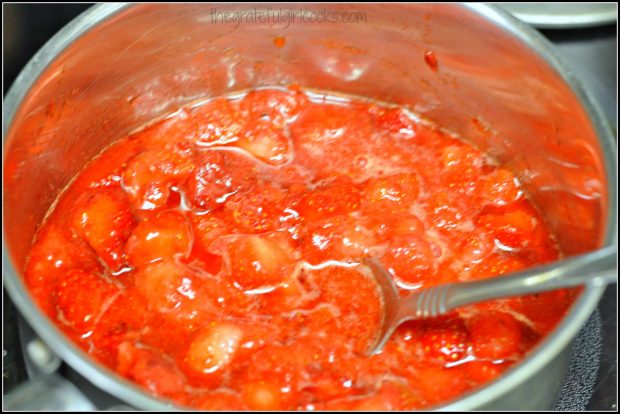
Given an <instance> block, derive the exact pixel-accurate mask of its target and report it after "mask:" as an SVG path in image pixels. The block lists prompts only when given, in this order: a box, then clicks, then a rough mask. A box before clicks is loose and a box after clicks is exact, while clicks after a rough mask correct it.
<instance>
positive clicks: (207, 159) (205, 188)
mask: <svg viewBox="0 0 620 414" xmlns="http://www.w3.org/2000/svg"><path fill="white" fill-rule="evenodd" d="M255 176H256V166H255V165H254V164H253V163H252V161H250V160H248V159H247V158H246V157H244V156H242V155H239V154H236V153H234V152H230V151H213V150H211V151H205V152H204V153H202V154H201V155H200V157H199V158H198V161H197V168H196V170H195V171H194V173H193V174H192V175H191V176H190V178H189V179H188V181H187V184H186V188H187V193H188V197H189V200H190V201H191V203H192V206H194V207H197V208H199V209H201V210H213V209H215V208H217V207H218V206H219V205H221V204H223V203H224V202H225V201H226V199H227V198H228V197H230V196H231V195H233V194H235V193H237V192H239V191H245V190H248V189H249V188H250V187H251V186H252V185H253V184H254V182H255V181H256V178H255Z"/></svg>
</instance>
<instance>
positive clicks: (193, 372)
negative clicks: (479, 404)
mask: <svg viewBox="0 0 620 414" xmlns="http://www.w3.org/2000/svg"><path fill="white" fill-rule="evenodd" d="M84 139H88V137H84ZM368 255H370V256H373V257H376V258H378V259H379V260H381V262H382V263H383V264H384V265H385V267H386V268H387V269H388V270H389V271H390V272H391V273H392V275H393V277H394V279H395V281H396V282H397V284H398V286H399V287H400V289H401V291H402V293H403V294H405V293H406V292H408V291H412V290H416V289H420V288H423V287H428V286H432V285H436V284H441V283H447V282H453V281H467V280H479V279H484V278H490V277H498V276H501V275H502V274H504V273H507V272H511V271H516V270H520V269H524V268H527V267H530V266H533V265H535V264H539V263H545V262H549V261H552V260H554V259H557V258H558V256H559V253H558V251H557V249H556V247H555V243H554V241H553V238H552V236H551V234H550V233H549V230H548V229H547V227H546V225H545V223H544V222H543V221H542V219H541V216H540V215H539V214H538V212H537V211H536V209H535V208H534V207H533V206H532V204H531V202H530V201H529V200H528V199H527V198H526V196H525V194H524V192H523V191H522V190H521V188H520V184H519V182H518V180H517V179H516V178H515V176H514V175H513V174H512V173H511V172H510V171H508V170H507V169H504V168H502V167H501V166H498V165H497V164H496V163H494V162H493V161H492V160H490V159H489V158H487V157H486V156H485V155H484V154H483V153H481V152H480V151H478V150H477V149H476V148H474V147H473V146H472V145H470V144H468V143H466V142H464V141H462V140H460V139H459V138H458V137H455V136H453V135H450V134H448V133H446V132H445V131H443V130H441V129H439V128H438V127H436V126H434V125H432V124H430V123H428V122H426V121H423V120H421V119H419V118H417V117H415V116H413V115H412V114H410V113H409V112H407V111H406V110H405V109H403V108H400V107H396V106H391V105H385V104H378V103H376V102H370V101H366V100H362V99H358V98H343V97H334V96H331V95H328V94H321V93H317V92H310V91H302V90H300V89H299V88H289V89H284V88H281V89H261V90H254V91H250V92H247V93H243V94H237V95H234V96H233V95H231V96H226V97H219V98H215V99H211V100H208V101H206V102H202V103H200V104H199V105H194V106H192V107H186V108H184V109H181V110H180V111H178V112H176V113H174V114H171V115H170V116H169V117H167V118H165V119H163V120H159V121H157V122H155V123H153V124H151V125H149V126H147V127H144V128H142V129H141V130H139V131H138V132H135V133H132V134H131V135H129V136H127V137H125V138H123V139H121V140H119V141H117V142H116V143H114V144H113V145H111V146H110V147H108V148H107V149H105V150H104V151H103V152H102V153H101V154H100V155H99V156H97V157H96V158H95V159H93V160H92V162H90V163H89V164H88V165H87V166H86V168H85V169H84V170H83V171H82V172H81V174H80V175H78V176H77V177H76V179H75V180H74V181H73V182H72V184H71V185H70V186H69V187H68V188H67V189H66V190H65V191H64V192H63V193H62V194H61V196H60V198H59V200H58V202H57V203H56V204H55V206H54V208H53V210H52V211H51V212H50V214H49V216H48V218H47V219H46V221H45V223H44V224H43V225H42V226H41V228H40V230H39V232H38V235H37V237H36V240H35V243H34V245H33V247H32V250H31V252H30V256H29V260H28V262H27V265H26V269H25V279H26V281H27V284H28V286H29V288H30V290H31V292H32V293H33V295H34V296H35V298H36V300H37V302H38V303H39V305H40V306H41V308H42V309H43V310H44V311H45V312H46V313H47V314H48V315H49V317H50V318H51V319H52V320H53V321H55V322H56V323H57V324H58V326H59V327H60V328H62V330H63V331H64V332H65V333H66V334H67V335H68V336H69V337H71V339H72V340H73V341H75V342H76V343H77V344H78V345H79V346H81V347H82V348H83V349H84V350H85V351H86V352H88V353H89V354H91V355H92V356H93V358H95V359H97V360H98V361H100V362H101V363H103V364H105V365H106V366H108V367H110V368H111V369H113V370H115V371H117V372H118V373H119V374H120V375H122V376H124V377H126V378H128V379H130V380H132V381H134V382H136V383H138V384H140V385H141V386H142V387H144V388H145V390H147V392H149V393H151V394H154V395H157V396H159V397H161V398H164V399H168V400H170V401H172V402H174V403H175V404H177V405H180V406H189V407H194V408H200V409H211V410H244V409H248V410H407V409H415V408H417V409H424V408H427V407H431V406H432V405H435V404H438V403H441V402H446V401H448V400H449V399H452V398H455V397H458V396H459V395H461V394H463V393H465V392H467V391H468V390H472V389H473V388H475V387H477V386H479V385H481V384H483V383H485V382H487V381H489V380H492V379H493V378H495V377H497V376H498V375H501V373H502V372H503V371H504V370H506V369H507V368H508V367H510V366H511V365H512V364H514V363H515V362H517V361H519V360H520V359H521V358H523V356H524V355H525V354H526V353H527V352H528V350H530V349H531V348H532V347H533V346H534V345H535V344H536V343H537V342H538V341H539V340H540V339H541V338H542V337H543V336H544V335H545V334H546V333H548V332H549V331H550V330H551V329H552V328H553V327H554V325H555V324H556V323H557V322H558V321H559V319H560V318H561V317H562V316H563V315H564V313H565V312H566V310H567V308H568V307H569V306H570V304H571V302H572V300H573V298H574V295H575V293H574V292H573V291H568V290H561V291H555V292H549V293H544V294H538V295H532V296H524V297H516V298H510V299H503V300H496V301H491V302H485V303H481V304H479V305H475V306H469V307H465V308H463V309H460V310H459V311H458V312H453V313H452V314H450V315H448V316H445V317H441V318H437V319H433V320H426V321H415V322H409V323H406V324H404V325H402V326H401V327H400V328H399V329H398V330H397V332H396V333H395V334H394V335H393V337H392V338H391V339H390V341H389V342H388V344H387V346H386V347H385V349H384V351H383V352H382V353H380V354H379V355H374V356H371V357H368V356H365V355H364V350H365V348H366V346H367V345H368V343H369V341H370V340H371V338H373V336H374V335H375V334H376V330H377V324H378V321H379V316H380V312H381V309H380V303H379V299H378V293H377V288H376V285H375V283H374V282H373V280H372V279H370V278H369V277H368V274H367V272H365V271H364V270H365V269H363V268H362V266H361V265H360V264H359V263H360V259H361V258H363V257H364V256H368Z"/></svg>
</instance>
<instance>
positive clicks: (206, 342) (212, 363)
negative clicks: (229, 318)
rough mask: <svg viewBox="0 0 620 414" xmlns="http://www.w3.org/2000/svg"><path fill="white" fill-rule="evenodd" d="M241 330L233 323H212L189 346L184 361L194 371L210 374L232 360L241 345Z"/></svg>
mask: <svg viewBox="0 0 620 414" xmlns="http://www.w3.org/2000/svg"><path fill="white" fill-rule="evenodd" d="M242 338H243V330H242V329H241V328H240V327H239V326H238V325H235V324H234V323H230V322H222V323H213V324H211V325H210V326H209V327H208V328H207V329H206V330H205V331H203V332H201V333H200V334H199V335H198V336H197V337H196V338H194V340H193V341H192V343H191V344H190V346H189V350H188V351H187V355H186V357H185V361H186V362H187V364H188V365H189V366H190V367H191V368H192V369H194V370H195V371H198V372H201V373H204V374H211V373H214V372H216V371H218V370H221V369H222V368H224V367H225V366H226V365H228V364H230V363H231V361H232V360H233V358H234V356H235V353H236V352H237V350H238V349H239V346H240V345H241V340H242Z"/></svg>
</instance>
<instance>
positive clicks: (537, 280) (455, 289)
mask: <svg viewBox="0 0 620 414" xmlns="http://www.w3.org/2000/svg"><path fill="white" fill-rule="evenodd" d="M617 253H618V248H617V246H616V245H613V246H608V247H604V248H602V249H600V250H595V251H594V252H591V253H588V254H584V255H581V256H575V257H572V258H570V259H566V260H560V261H557V262H554V263H551V264H547V265H544V266H538V267H534V268H531V269H527V270H524V271H521V272H515V273H512V274H510V275H507V276H502V277H497V278H492V279H485V280H479V281H475V282H463V283H447V284H444V285H439V286H433V287H430V288H427V289H422V290H419V291H416V292H413V293H411V294H409V295H408V296H405V297H402V298H401V297H400V295H399V294H398V291H397V289H396V285H395V284H394V280H393V278H392V275H391V274H390V273H389V272H388V271H387V270H385V268H384V267H383V265H381V263H379V261H378V260H377V259H374V258H372V257H367V258H365V259H364V260H363V263H364V264H365V265H366V266H368V267H369V268H370V270H371V271H372V273H373V275H374V277H375V279H376V281H377V284H378V285H379V288H380V293H381V295H382V302H383V315H382V321H381V325H380V328H379V333H378V335H377V337H376V339H375V340H374V341H373V342H372V344H371V346H370V347H369V348H368V354H370V355H372V354H376V353H378V352H380V351H381V350H382V349H383V347H384V346H385V343H386V342H387V341H388V339H389V338H390V336H392V333H394V330H395V329H396V328H397V327H398V326H399V325H400V324H401V323H403V322H405V321H408V320H412V319H424V318H432V317H435V316H439V315H443V314H445V313H447V312H449V311H451V310H453V309H455V308H458V307H460V306H465V305H471V304H474V303H478V302H482V301H485V300H489V299H497V298H503V297H509V296H518V295H525V294H531V293H537V292H543V291H547V290H554V289H559V288H567V287H571V286H578V285H585V284H590V285H594V286H600V285H606V284H609V283H615V282H617V280H618V269H617V264H616V256H617Z"/></svg>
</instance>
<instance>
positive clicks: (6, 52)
mask: <svg viewBox="0 0 620 414" xmlns="http://www.w3.org/2000/svg"><path fill="white" fill-rule="evenodd" d="M88 7H90V4H36V5H35V4H5V5H3V32H4V33H3V39H4V43H3V65H4V72H3V86H2V91H3V95H4V94H5V92H6V91H7V90H8V88H9V87H10V85H11V83H12V82H13V80H14V79H15V77H16V76H17V75H18V74H19V72H20V71H21V69H22V68H23V67H24V66H25V65H26V63H27V62H28V60H29V59H30V58H31V57H32V55H33V54H34V53H35V52H36V51H37V50H38V49H39V48H40V47H41V46H42V45H43V44H44V43H45V42H46V41H47V40H48V39H49V38H50V37H51V36H52V35H53V34H54V33H56V32H57V31H58V30H60V29H61V28H62V27H63V26H64V25H65V24H66V23H68V22H69V21H70V20H71V19H73V18H74V17H75V16H77V15H78V14H79V13H81V12H82V11H84V10H85V9H87V8H88ZM543 34H544V35H545V36H546V37H547V38H548V39H549V40H551V42H552V43H554V44H555V45H556V46H557V48H558V50H559V52H560V55H562V56H563V57H564V58H565V60H566V61H567V62H568V64H569V65H570V66H571V68H572V70H573V71H574V73H575V74H576V75H577V77H578V78H579V79H581V81H582V82H583V83H584V84H585V86H586V87H587V88H588V89H589V90H590V91H591V92H592V93H593V95H594V97H595V99H596V100H597V101H598V103H599V104H600V106H601V108H602V109H603V111H604V113H605V115H607V117H608V119H609V121H610V124H611V125H612V127H613V129H614V132H616V133H617V56H618V55H617V27H616V26H615V25H612V26H604V27H597V28H591V29H562V30H546V31H543ZM617 309H618V299H617V291H616V286H612V287H609V288H608V289H607V291H606V292H605V295H604V296H603V299H602V300H601V303H600V304H599V312H600V315H601V322H602V331H603V350H602V355H601V365H600V369H599V375H598V381H597V385H596V387H595V390H594V393H593V395H592V398H591V400H590V402H589V404H588V405H587V408H588V410H617V371H618V368H617V326H618V323H617ZM19 341H20V339H19V332H18V323H17V311H16V309H15V307H14V305H13V303H12V302H11V300H10V299H9V297H8V295H6V293H5V292H4V291H3V353H2V356H3V386H4V392H8V391H10V390H11V389H12V388H13V387H15V385H16V384H18V383H19V382H21V381H24V380H26V379H27V374H26V370H25V367H24V361H23V355H22V352H21V346H20V342H19Z"/></svg>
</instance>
